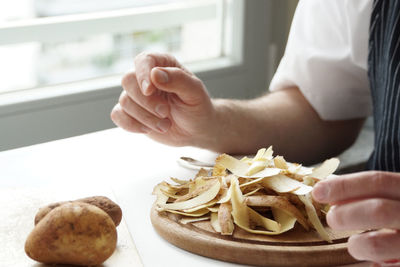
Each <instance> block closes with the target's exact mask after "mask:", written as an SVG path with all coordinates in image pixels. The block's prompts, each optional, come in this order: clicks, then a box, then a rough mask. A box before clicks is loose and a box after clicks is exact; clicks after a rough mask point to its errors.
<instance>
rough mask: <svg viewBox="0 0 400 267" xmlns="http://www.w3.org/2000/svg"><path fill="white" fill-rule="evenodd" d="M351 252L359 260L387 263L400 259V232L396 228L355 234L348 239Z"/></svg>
mask: <svg viewBox="0 0 400 267" xmlns="http://www.w3.org/2000/svg"><path fill="white" fill-rule="evenodd" d="M348 250H349V253H350V254H351V255H352V256H353V257H354V258H356V259H357V260H367V261H373V262H379V263H383V264H382V265H385V264H391V262H393V263H395V262H394V260H395V259H400V233H399V232H398V231H395V230H383V231H373V232H368V233H362V234H358V235H353V236H351V237H350V238H349V241H348Z"/></svg>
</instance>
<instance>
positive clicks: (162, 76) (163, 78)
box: [154, 69, 169, 83]
mask: <svg viewBox="0 0 400 267" xmlns="http://www.w3.org/2000/svg"><path fill="white" fill-rule="evenodd" d="M154 75H155V78H156V80H157V82H159V83H166V82H168V79H169V78H168V74H167V73H166V72H165V71H163V70H160V69H155V70H154Z"/></svg>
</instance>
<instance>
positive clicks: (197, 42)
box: [0, 0, 223, 93]
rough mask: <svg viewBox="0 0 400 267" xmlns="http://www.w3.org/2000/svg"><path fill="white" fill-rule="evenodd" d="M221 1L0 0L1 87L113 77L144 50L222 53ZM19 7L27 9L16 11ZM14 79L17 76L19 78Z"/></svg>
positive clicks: (190, 56)
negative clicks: (0, 2)
mask: <svg viewBox="0 0 400 267" xmlns="http://www.w3.org/2000/svg"><path fill="white" fill-rule="evenodd" d="M222 4H223V2H222V1H221V0H197V1H182V0H181V1H178V0H153V1H140V0H133V1H132V0H130V1H128V0H115V1H107V0H84V1H79V0H19V1H8V2H4V3H2V4H0V5H3V7H1V6H0V21H1V22H2V24H3V26H2V27H1V28H0V36H1V39H0V57H1V58H2V61H0V72H1V73H2V74H3V75H2V76H3V79H2V84H1V87H0V93H5V92H10V91H16V90H23V89H29V88H37V87H43V86H48V85H54V84H62V83H66V82H74V81H81V80H87V79H93V78H99V77H104V76H109V75H115V74H120V73H123V72H125V71H126V70H127V69H129V68H131V67H132V59H133V58H134V56H135V55H137V54H138V53H140V52H141V51H144V50H153V51H159V52H169V53H173V54H174V55H176V56H177V57H178V58H179V59H180V60H181V61H183V62H185V63H190V62H196V61H202V60H207V59H212V58H218V57H220V56H221V54H222V52H223V51H222V47H221V40H222V38H221V36H222V30H221V27H222V17H221V16H220V15H219V14H218V9H219V8H220V6H221V5H222ZM19 7H24V8H22V9H20V8H19ZM16 77H18V79H16Z"/></svg>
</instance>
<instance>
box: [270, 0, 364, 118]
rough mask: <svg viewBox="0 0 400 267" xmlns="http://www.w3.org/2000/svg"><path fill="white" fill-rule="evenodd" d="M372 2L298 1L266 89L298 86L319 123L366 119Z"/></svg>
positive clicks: (339, 0) (273, 89) (338, 0)
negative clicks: (316, 114)
mask: <svg viewBox="0 0 400 267" xmlns="http://www.w3.org/2000/svg"><path fill="white" fill-rule="evenodd" d="M371 10H372V0H328V1H326V0H325V1H324V0H300V1H299V4H298V6H297V9H296V13H295V15H294V18H293V22H292V26H291V29H290V34H289V39H288V42H287V45H286V50H285V54H284V56H283V58H282V60H281V62H280V64H279V67H278V70H277V72H276V73H275V75H274V77H273V79H272V81H271V85H270V90H271V91H275V90H280V89H283V88H287V87H292V86H297V87H299V89H300V90H301V92H302V93H303V95H304V96H305V98H306V99H307V100H308V101H309V103H310V104H311V105H312V106H313V108H314V109H315V110H316V112H317V113H318V114H319V116H320V117H321V118H322V119H324V120H343V119H352V118H361V117H367V116H369V115H370V114H371V111H372V103H371V95H370V88H369V80H368V75H367V58H368V37H369V22H370V16H371Z"/></svg>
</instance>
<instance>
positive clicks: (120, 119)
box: [111, 104, 151, 133]
mask: <svg viewBox="0 0 400 267" xmlns="http://www.w3.org/2000/svg"><path fill="white" fill-rule="evenodd" d="M111 120H112V121H113V122H114V123H115V125H117V126H118V127H121V128H122V129H124V130H126V131H129V132H133V133H150V132H151V129H149V128H148V127H146V126H144V125H143V124H141V123H140V122H138V121H137V120H135V119H134V118H132V117H130V116H129V115H128V114H126V113H125V111H123V110H122V108H121V106H120V104H117V105H115V107H114V108H113V110H112V111H111Z"/></svg>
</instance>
